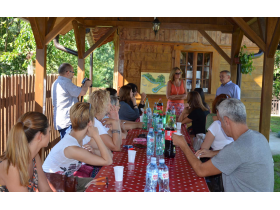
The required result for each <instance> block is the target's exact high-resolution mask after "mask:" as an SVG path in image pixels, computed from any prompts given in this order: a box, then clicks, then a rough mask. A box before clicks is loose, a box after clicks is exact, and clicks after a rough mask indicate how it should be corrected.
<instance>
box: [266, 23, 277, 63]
mask: <svg viewBox="0 0 280 210" xmlns="http://www.w3.org/2000/svg"><path fill="white" fill-rule="evenodd" d="M279 40H280V18H278V20H277V23H276V26H275V29H274V33H273V36H272V40H271V42H270V45H269V47H268V57H269V58H273V57H274V54H275V52H276V49H277V46H278V45H279Z"/></svg>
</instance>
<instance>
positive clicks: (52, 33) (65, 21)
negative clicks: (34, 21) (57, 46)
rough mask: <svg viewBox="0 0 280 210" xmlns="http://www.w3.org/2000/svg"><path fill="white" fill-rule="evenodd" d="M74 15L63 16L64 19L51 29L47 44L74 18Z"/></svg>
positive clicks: (46, 40)
mask: <svg viewBox="0 0 280 210" xmlns="http://www.w3.org/2000/svg"><path fill="white" fill-rule="evenodd" d="M74 19H75V18H74V17H66V18H63V20H62V21H60V22H59V23H58V24H57V25H56V26H55V27H54V28H53V30H52V31H50V32H49V33H48V34H47V36H46V39H45V45H47V44H48V43H50V41H52V40H53V39H54V38H55V37H56V36H57V35H58V34H59V33H60V32H61V31H62V30H63V29H64V28H65V27H66V26H67V24H68V23H70V22H71V21H72V20H74Z"/></svg>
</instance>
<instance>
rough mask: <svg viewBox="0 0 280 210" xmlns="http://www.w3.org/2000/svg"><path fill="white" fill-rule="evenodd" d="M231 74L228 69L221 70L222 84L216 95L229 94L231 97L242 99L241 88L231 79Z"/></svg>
mask: <svg viewBox="0 0 280 210" xmlns="http://www.w3.org/2000/svg"><path fill="white" fill-rule="evenodd" d="M230 77H231V74H230V72H229V71H227V70H223V71H221V72H220V82H221V83H222V84H221V86H220V87H219V88H218V89H217V92H216V96H218V95H220V94H228V95H230V97H231V98H237V99H238V100H240V88H239V87H238V85H236V84H234V83H233V82H232V81H231V80H230Z"/></svg>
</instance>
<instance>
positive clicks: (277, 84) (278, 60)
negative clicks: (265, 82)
mask: <svg viewBox="0 0 280 210" xmlns="http://www.w3.org/2000/svg"><path fill="white" fill-rule="evenodd" d="M274 79H275V81H274V82H273V92H272V95H273V96H275V97H276V98H277V99H280V50H276V53H275V59H274Z"/></svg>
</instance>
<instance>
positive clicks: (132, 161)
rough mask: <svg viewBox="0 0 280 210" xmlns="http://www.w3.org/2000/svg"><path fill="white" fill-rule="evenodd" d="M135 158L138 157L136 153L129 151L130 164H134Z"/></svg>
mask: <svg viewBox="0 0 280 210" xmlns="http://www.w3.org/2000/svg"><path fill="white" fill-rule="evenodd" d="M135 156H136V151H135V150H128V162H129V163H134V161H135Z"/></svg>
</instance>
